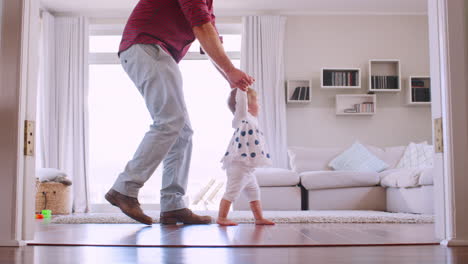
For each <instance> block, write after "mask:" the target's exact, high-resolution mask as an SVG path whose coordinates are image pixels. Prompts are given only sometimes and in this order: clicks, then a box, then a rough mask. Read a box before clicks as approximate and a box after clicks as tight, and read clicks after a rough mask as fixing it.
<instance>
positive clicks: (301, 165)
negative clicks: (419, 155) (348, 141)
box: [288, 145, 406, 173]
mask: <svg viewBox="0 0 468 264" xmlns="http://www.w3.org/2000/svg"><path fill="white" fill-rule="evenodd" d="M365 146H366V148H367V149H368V150H369V151H370V152H371V153H373V154H374V155H376V156H377V157H378V158H379V159H381V160H383V161H384V162H385V163H387V164H388V165H389V168H388V169H393V168H395V167H396V165H397V164H398V162H399V161H400V159H401V157H402V156H403V153H404V152H405V149H406V146H396V147H387V148H384V149H382V148H379V147H375V146H372V145H365ZM347 148H348V147H346V148H307V147H289V149H288V154H289V164H290V166H291V169H292V170H294V171H296V172H297V173H302V172H305V171H328V170H331V168H330V167H329V166H328V164H329V163H330V161H332V160H333V159H334V158H335V157H336V156H338V155H339V154H341V153H342V152H343V151H344V150H345V149H347Z"/></svg>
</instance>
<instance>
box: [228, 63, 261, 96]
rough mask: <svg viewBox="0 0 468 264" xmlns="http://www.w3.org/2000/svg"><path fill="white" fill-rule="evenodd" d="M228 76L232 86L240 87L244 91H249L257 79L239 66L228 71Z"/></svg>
mask: <svg viewBox="0 0 468 264" xmlns="http://www.w3.org/2000/svg"><path fill="white" fill-rule="evenodd" d="M226 78H227V79H228V82H229V84H230V85H231V88H239V89H241V90H242V91H247V89H248V88H249V86H251V85H252V84H253V83H254V82H255V79H254V78H252V76H250V75H248V74H247V73H245V72H243V71H241V70H239V69H237V68H233V69H232V70H229V71H227V72H226Z"/></svg>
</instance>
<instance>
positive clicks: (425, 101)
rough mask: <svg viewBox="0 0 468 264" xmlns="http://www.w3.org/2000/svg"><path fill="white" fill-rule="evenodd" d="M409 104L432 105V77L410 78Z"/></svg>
mask: <svg viewBox="0 0 468 264" xmlns="http://www.w3.org/2000/svg"><path fill="white" fill-rule="evenodd" d="M407 98H408V105H410V106H421V105H431V78H430V77H429V76H410V77H409V78H408V97H407Z"/></svg>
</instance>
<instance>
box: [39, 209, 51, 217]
mask: <svg viewBox="0 0 468 264" xmlns="http://www.w3.org/2000/svg"><path fill="white" fill-rule="evenodd" d="M41 214H42V215H43V216H44V218H51V217H52V210H42V211H41Z"/></svg>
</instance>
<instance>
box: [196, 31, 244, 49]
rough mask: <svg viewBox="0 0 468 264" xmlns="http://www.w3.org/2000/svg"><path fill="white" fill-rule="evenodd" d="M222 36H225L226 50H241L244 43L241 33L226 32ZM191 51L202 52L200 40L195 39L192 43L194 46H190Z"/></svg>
mask: <svg viewBox="0 0 468 264" xmlns="http://www.w3.org/2000/svg"><path fill="white" fill-rule="evenodd" d="M221 36H222V37H223V47H224V50H225V51H227V52H232V51H241V44H242V36H241V35H233V34H225V35H221ZM189 52H200V42H198V40H195V41H194V42H193V43H192V46H190V49H189Z"/></svg>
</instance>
